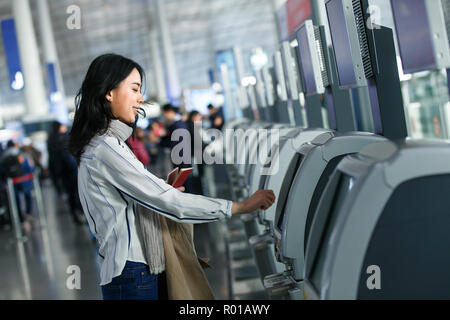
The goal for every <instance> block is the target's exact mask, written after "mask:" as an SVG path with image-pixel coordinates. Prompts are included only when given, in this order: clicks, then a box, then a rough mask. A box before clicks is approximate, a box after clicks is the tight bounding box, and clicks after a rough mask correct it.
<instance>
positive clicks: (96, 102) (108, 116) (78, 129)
mask: <svg viewBox="0 0 450 320" xmlns="http://www.w3.org/2000/svg"><path fill="white" fill-rule="evenodd" d="M134 68H136V69H137V70H138V71H139V74H140V75H141V83H142V86H143V84H144V79H145V73H144V70H143V69H142V67H141V66H140V65H139V64H138V63H136V62H135V61H133V60H131V59H128V58H125V57H123V56H121V55H117V54H111V53H110V54H104V55H101V56H98V57H97V58H95V59H94V61H92V63H91V65H90V66H89V69H88V71H87V73H86V77H85V78H84V80H83V83H82V85H81V88H80V90H79V91H78V93H77V95H76V97H75V107H76V109H75V118H74V121H73V125H72V130H71V131H70V134H69V137H70V138H69V152H70V153H71V154H72V155H73V156H74V157H75V158H76V160H77V163H78V164H79V163H80V157H81V155H82V154H83V152H84V148H85V147H86V145H87V144H88V143H89V141H91V139H92V138H93V137H94V136H95V135H96V134H104V133H105V132H106V130H107V129H108V126H109V123H110V121H111V120H113V119H116V118H115V117H114V116H113V114H112V111H111V107H110V104H109V102H108V101H107V100H106V94H107V93H108V92H109V91H111V90H113V89H115V88H117V87H118V86H119V84H120V83H121V82H122V81H123V80H124V79H125V78H127V77H128V76H129V75H130V73H131V71H133V69H134ZM142 111H143V110H142ZM137 117H138V116H136V121H137ZM129 125H130V126H131V127H133V129H134V128H135V127H136V122H134V123H132V124H129Z"/></svg>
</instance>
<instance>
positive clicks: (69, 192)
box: [47, 121, 86, 225]
mask: <svg viewBox="0 0 450 320" xmlns="http://www.w3.org/2000/svg"><path fill="white" fill-rule="evenodd" d="M68 140H69V136H68V134H67V127H66V126H65V125H63V124H61V123H59V122H58V121H54V123H53V126H52V133H51V135H50V137H49V139H48V141H47V147H48V153H49V170H50V176H51V177H52V181H53V183H54V186H55V189H56V190H57V192H58V194H61V192H64V193H65V194H66V196H67V200H68V204H69V210H70V214H71V216H72V219H73V221H74V222H75V223H76V224H79V225H81V224H84V223H85V222H86V220H85V218H84V214H83V208H82V206H81V203H80V198H79V196H78V183H77V163H76V160H75V158H74V157H73V156H72V155H71V154H70V153H69V152H68V151H67V143H68Z"/></svg>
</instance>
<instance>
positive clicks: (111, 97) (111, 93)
mask: <svg viewBox="0 0 450 320" xmlns="http://www.w3.org/2000/svg"><path fill="white" fill-rule="evenodd" d="M105 98H106V100H107V101H108V102H112V99H113V92H112V90H111V91H109V92H108V93H107V94H106V96H105Z"/></svg>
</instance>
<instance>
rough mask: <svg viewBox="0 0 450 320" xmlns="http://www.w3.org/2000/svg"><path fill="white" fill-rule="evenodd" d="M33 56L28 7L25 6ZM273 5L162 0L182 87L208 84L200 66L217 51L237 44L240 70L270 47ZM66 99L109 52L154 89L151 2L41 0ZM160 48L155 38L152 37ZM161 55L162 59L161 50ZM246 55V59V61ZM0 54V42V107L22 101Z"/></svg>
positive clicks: (7, 7)
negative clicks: (73, 14) (128, 62)
mask: <svg viewBox="0 0 450 320" xmlns="http://www.w3.org/2000/svg"><path fill="white" fill-rule="evenodd" d="M29 2H30V5H31V9H32V17H33V23H34V27H35V33H36V37H37V41H38V46H39V50H40V53H41V60H40V61H41V65H42V68H43V66H44V65H43V61H44V60H43V52H42V46H41V43H42V41H41V37H40V33H39V32H40V31H39V23H38V14H37V8H36V2H35V1H34V0H31V1H29ZM276 2H277V1H274V0H264V1H261V0H214V1H210V0H165V1H164V4H165V10H166V16H167V20H168V24H169V27H170V31H171V40H172V45H173V51H174V55H175V64H176V67H177V71H178V72H177V73H178V78H179V82H180V86H181V87H182V88H193V87H201V86H206V85H209V78H208V69H209V68H213V67H214V56H215V52H216V51H217V50H223V49H229V48H231V47H232V46H233V45H238V46H240V47H241V49H242V52H243V56H244V69H245V70H246V72H247V73H249V74H250V73H252V70H251V67H250V58H249V56H250V52H251V49H252V48H254V47H256V46H259V47H262V48H263V49H264V50H265V51H266V52H267V53H268V54H271V53H272V52H273V51H275V48H276V46H277V42H278V39H277V34H276V25H275V21H274V6H275V3H276ZM48 4H49V9H50V15H51V23H52V28H53V32H54V37H55V42H56V47H57V51H58V58H59V62H60V65H61V70H62V74H63V79H64V87H65V92H66V96H67V97H68V98H70V97H72V96H73V95H74V94H75V93H76V91H77V90H78V88H79V86H80V83H81V81H82V77H83V75H84V72H85V71H86V69H87V67H88V65H89V63H90V62H91V61H92V59H93V58H94V57H95V56H97V55H99V54H101V53H105V52H115V53H119V54H123V55H125V56H129V57H131V58H132V59H134V60H136V61H138V62H139V63H140V64H141V65H142V66H143V67H144V69H145V71H146V73H147V93H150V92H152V89H154V87H153V88H152V85H153V86H154V82H155V79H154V76H153V64H152V51H151V30H157V27H158V26H157V23H156V21H155V18H154V13H155V9H154V0H127V1H124V0H94V1H93V0H76V1H73V0H48ZM70 5H77V6H78V7H79V8H80V13H81V29H79V30H69V29H68V28H67V26H66V22H67V19H68V17H69V16H70V14H68V13H67V12H66V10H67V8H68V7H69V6H70ZM10 17H12V12H11V0H0V20H2V19H5V18H10ZM159 42H160V47H161V39H160V38H159ZM160 54H161V58H162V59H164V58H163V54H162V51H161V53H160ZM246 57H247V58H248V59H246ZM5 63H6V62H5V53H4V48H3V44H2V43H0V106H4V105H5V104H13V105H17V104H22V103H23V93H22V92H13V91H12V90H11V89H10V88H9V85H8V75H7V71H6V68H5Z"/></svg>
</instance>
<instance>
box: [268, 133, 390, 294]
mask: <svg viewBox="0 0 450 320" xmlns="http://www.w3.org/2000/svg"><path fill="white" fill-rule="evenodd" d="M385 140H386V139H385V138H383V137H381V136H377V135H374V134H370V133H358V132H355V133H346V134H341V133H336V132H328V133H324V134H322V135H320V136H318V137H316V138H315V139H314V140H313V141H312V142H311V143H309V144H306V145H304V146H303V147H302V148H300V150H299V151H298V155H297V156H298V158H299V160H298V161H299V162H300V164H299V167H298V169H297V171H296V173H295V175H294V178H293V180H292V183H291V185H290V187H289V191H288V195H289V196H288V197H287V198H286V200H285V201H284V203H282V204H280V206H277V211H276V215H275V220H274V241H275V254H276V256H277V260H278V261H280V262H283V263H284V264H285V265H286V272H284V273H283V274H282V277H280V280H282V282H283V284H286V283H287V282H288V281H289V280H290V281H291V283H292V285H291V287H290V288H289V290H288V293H289V295H290V296H291V298H293V299H298V298H302V296H303V289H302V286H303V283H302V281H303V271H304V255H305V251H304V246H305V239H306V238H307V235H308V232H307V229H308V225H309V224H310V222H311V221H312V219H313V218H314V213H315V209H316V206H317V203H318V201H319V198H320V196H321V195H322V192H323V190H324V187H325V185H326V183H327V181H328V178H329V177H330V175H331V173H332V172H333V170H334V169H335V168H336V166H337V164H338V163H339V161H340V160H342V158H343V157H345V156H346V155H349V154H354V153H357V152H359V151H360V150H361V149H363V148H364V147H365V146H367V145H370V144H373V143H377V142H380V141H385ZM272 279H273V278H272ZM272 279H271V280H272ZM271 284H272V285H273V281H272V282H271ZM268 288H270V286H269V285H268Z"/></svg>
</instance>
